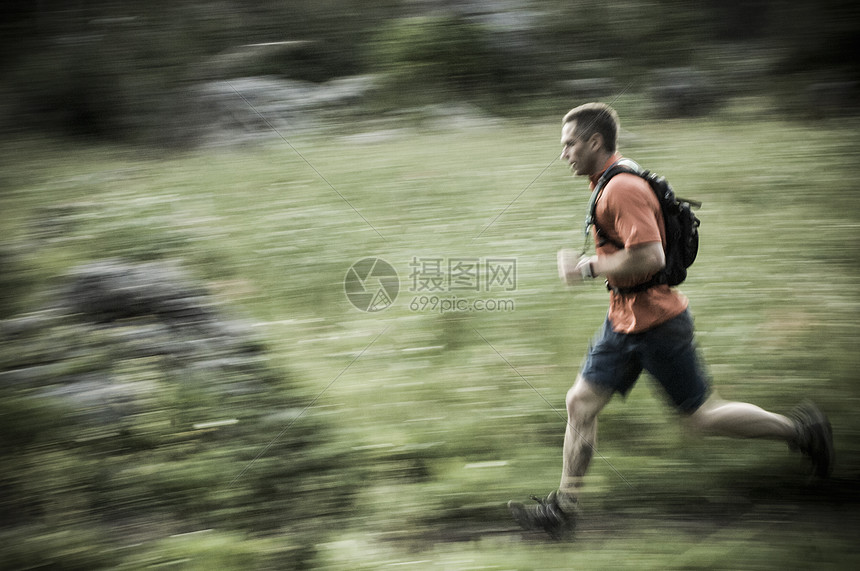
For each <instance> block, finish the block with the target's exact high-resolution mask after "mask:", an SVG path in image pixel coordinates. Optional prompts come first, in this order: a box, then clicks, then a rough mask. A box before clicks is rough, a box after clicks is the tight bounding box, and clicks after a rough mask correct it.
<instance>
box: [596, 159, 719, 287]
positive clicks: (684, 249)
mask: <svg viewBox="0 0 860 571" xmlns="http://www.w3.org/2000/svg"><path fill="white" fill-rule="evenodd" d="M623 172H624V173H631V174H635V175H637V176H640V177H642V178H644V179H645V180H646V181H647V182H648V184H649V185H650V186H651V189H652V190H653V191H654V194H656V195H657V200H658V201H659V202H660V209H661V210H662V211H663V222H664V224H665V226H666V267H665V268H663V269H662V270H661V271H659V272H657V273H656V274H655V275H654V276H653V277H652V278H651V279H650V280H648V281H647V282H644V283H641V284H637V285H635V286H632V287H628V288H610V289H612V290H613V291H615V292H616V293H621V294H626V293H636V292H640V291H645V290H646V289H648V288H651V287H654V286H656V285H661V284H666V285H670V286H674V285H678V284H680V283H681V282H683V281H684V280H685V279H686V278H687V268H689V267H690V266H691V265H692V264H693V262H694V261H695V260H696V255H697V254H698V253H699V224H701V222H700V221H699V219H698V218H697V217H696V215H695V214H694V213H693V208H700V207H701V206H702V203H701V202H698V201H695V200H688V199H685V198H680V197H677V196H675V192H674V191H673V190H672V186H671V185H670V184H669V182H668V181H667V180H666V179H665V178H664V177H662V176H660V175H658V174H655V173H652V172H650V171H647V170H645V169H643V168H642V167H640V166H639V165H638V164H636V163H635V162H633V161H631V160H629V159H621V160H620V161H618V162H617V163H615V164H614V165H612V166H610V167H609V168H608V169H606V172H604V173H603V175H602V176H601V177H600V179H599V180H598V181H597V185H596V186H595V188H594V191H593V192H592V193H591V200H590V201H589V210H588V217H587V218H586V221H585V231H586V236H587V235H588V230H589V228H590V227H591V226H592V225H593V226H594V227H595V229H596V233H597V239H598V245H600V246H602V245H604V244H606V243H607V242H608V243H610V244H612V245H614V246H615V247H617V248H619V249H624V244H620V243H618V242H616V241H615V240H612V239H611V238H610V237H609V236H607V235H606V233H605V232H603V231H602V230H601V228H600V226H598V225H597V219H596V217H595V211H596V208H597V200H598V199H599V198H600V194H601V193H602V192H603V189H604V187H605V186H606V184H607V183H608V182H609V180H610V179H611V178H612V177H613V176H615V175H617V174H619V173H623ZM607 287H609V286H608V284H607Z"/></svg>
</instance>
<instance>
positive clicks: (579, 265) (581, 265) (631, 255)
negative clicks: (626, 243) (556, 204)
mask: <svg viewBox="0 0 860 571" xmlns="http://www.w3.org/2000/svg"><path fill="white" fill-rule="evenodd" d="M665 266H666V254H665V253H664V252H663V245H662V244H661V243H660V242H648V243H646V244H640V245H637V246H634V247H632V248H625V249H623V250H619V251H617V252H615V253H613V254H609V255H607V256H596V255H595V256H590V257H583V258H581V259H578V258H577V254H576V252H575V251H574V250H567V249H565V250H559V252H558V273H559V277H561V279H562V281H564V282H565V283H566V284H568V285H573V284H575V283H577V282H580V281H582V280H584V279H588V278H589V277H596V276H606V277H608V278H611V279H613V280H614V279H624V278H626V277H631V276H637V275H652V274H655V273H657V272H659V271H660V270H662V269H663V268H664V267H665Z"/></svg>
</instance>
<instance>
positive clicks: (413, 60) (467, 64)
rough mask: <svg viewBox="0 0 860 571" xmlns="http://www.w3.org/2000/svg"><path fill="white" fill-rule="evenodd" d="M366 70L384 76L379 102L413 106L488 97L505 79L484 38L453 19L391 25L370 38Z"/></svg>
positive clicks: (478, 30)
mask: <svg viewBox="0 0 860 571" xmlns="http://www.w3.org/2000/svg"><path fill="white" fill-rule="evenodd" d="M369 58H370V67H371V68H373V69H376V70H379V71H381V72H382V73H383V74H384V79H383V82H382V83H383V88H382V90H381V92H382V96H383V98H384V99H385V100H387V101H391V102H395V103H397V104H399V105H405V106H413V105H416V104H424V103H428V102H435V101H439V100H445V99H450V98H451V97H452V96H454V97H457V96H461V97H462V96H466V97H470V96H471V97H474V96H480V95H487V94H489V93H492V92H493V91H494V90H495V89H496V88H497V86H498V85H499V84H501V83H502V79H503V78H504V76H505V75H506V70H505V67H504V65H503V63H502V61H501V60H500V59H499V58H497V57H496V56H495V54H494V52H493V50H491V48H490V42H489V33H488V32H487V31H486V30H485V29H484V28H483V27H481V26H480V25H478V24H475V23H472V22H469V21H467V20H465V19H463V18H461V17H458V16H456V15H444V16H421V17H410V18H400V19H393V20H390V21H388V22H386V23H385V25H383V27H382V29H381V30H380V31H379V33H378V34H377V35H376V37H375V38H374V40H373V42H372V44H371V47H370V50H369Z"/></svg>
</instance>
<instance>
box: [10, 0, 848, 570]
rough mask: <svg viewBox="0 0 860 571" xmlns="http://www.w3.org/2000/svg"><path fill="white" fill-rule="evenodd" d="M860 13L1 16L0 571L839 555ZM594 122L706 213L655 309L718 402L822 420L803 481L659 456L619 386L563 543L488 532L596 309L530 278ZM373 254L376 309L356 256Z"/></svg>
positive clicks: (545, 424) (650, 565)
mask: <svg viewBox="0 0 860 571" xmlns="http://www.w3.org/2000/svg"><path fill="white" fill-rule="evenodd" d="M858 12H860V9H858V7H857V6H856V5H855V4H854V3H850V2H839V1H827V2H815V3H813V2H793V1H787V0H748V1H732V2H727V1H714V0H709V1H703V2H695V3H692V2H689V3H688V2H679V1H665V0H653V1H644V0H643V1H637V0H631V1H627V2H620V1H617V2H616V1H591V0H573V1H569V2H551V1H543V0H533V1H526V0H510V1H508V0H506V1H501V2H489V1H468V2H465V1H464V2H451V1H433V0H399V1H397V0H390V1H388V0H383V1H372V0H368V1H361V2H359V1H350V0H341V1H338V2H332V1H328V0H306V1H305V0H292V1H284V2H232V1H227V0H217V1H216V0H213V1H199V2H166V1H154V2H140V3H130V2H116V1H98V0H89V1H54V0H39V1H14V0H13V1H7V2H4V3H3V4H2V7H0V31H2V34H0V47H2V49H0V131H2V141H1V142H0V149H2V156H3V159H2V164H0V342H2V345H0V454H2V460H1V461H2V470H0V512H2V516H0V567H2V568H3V569H88V570H89V569H117V568H119V569H144V568H174V569H308V568H331V569H356V568H366V569H377V568H387V567H406V568H412V569H570V568H583V569H601V568H612V569H618V568H631V569H675V568H677V569H690V568H720V569H785V568H798V567H799V568H829V569H842V568H845V569H848V568H856V566H857V565H858V563H860V553H858V550H857V547H856V537H857V530H858V517H857V507H858V492H857V490H858V487H857V484H858V473H860V446H858V445H857V436H858V433H860V424H858V421H857V420H856V407H857V405H858V403H860V399H859V398H858V391H857V385H856V383H857V378H856V377H857V371H858V368H860V359H858V353H857V350H856V346H857V339H858V333H860V331H858V324H857V323H858V318H860V311H858V308H860V296H858V293H860V288H858V271H857V267H858V264H860V255H858V252H860V216H858V212H860V193H858V190H857V188H856V183H855V179H856V158H857V148H858V143H860V140H858V139H860V137H858V132H860V130H858V127H860V124H859V123H860V121H858V101H860V100H858V94H860V91H858V87H860V85H858V66H857V59H856V56H855V55H854V54H855V53H856V51H857V50H856V48H857V41H858V33H857V32H858V23H860V18H858V16H860V14H858ZM592 100H601V101H605V102H607V103H611V104H612V105H613V106H615V107H616V108H617V109H618V111H619V113H620V115H621V121H622V133H621V140H620V144H621V150H622V152H624V153H625V155H628V156H630V157H631V158H634V159H636V160H638V161H639V162H641V163H642V164H643V165H645V166H646V167H648V168H651V169H652V170H655V171H657V172H660V173H661V174H665V175H666V176H667V178H668V179H669V180H670V181H671V182H672V183H673V185H674V186H675V188H676V191H677V192H678V194H679V195H681V196H688V197H690V198H696V199H699V200H701V201H702V202H703V203H704V206H703V208H702V210H701V211H700V212H699V215H700V218H702V220H703V226H702V250H701V252H700V255H699V259H698V260H697V262H696V265H695V266H694V267H693V268H692V269H691V272H690V278H689V279H688V281H687V282H685V284H683V286H682V289H683V290H684V291H685V293H687V295H688V296H689V297H690V299H691V307H692V309H693V312H694V314H695V316H696V319H697V330H698V335H699V339H700V341H701V348H702V352H703V354H704V356H705V358H706V360H707V362H708V364H709V369H710V371H711V373H712V375H713V377H714V382H715V385H716V387H717V389H718V391H719V392H720V393H721V394H722V395H723V396H724V397H726V398H733V399H740V400H748V401H752V402H755V403H757V404H760V405H762V406H764V407H765V408H768V409H771V410H775V411H778V412H788V411H790V410H791V408H792V407H793V406H794V405H795V404H797V402H799V401H800V400H802V399H803V398H810V399H812V400H814V401H816V402H817V403H818V404H819V405H820V406H821V408H822V409H824V410H825V411H826V412H827V413H828V414H829V415H830V417H831V420H832V421H833V425H834V432H835V438H836V442H837V449H838V461H837V466H836V471H835V473H834V477H833V479H832V480H831V481H829V482H826V483H822V482H817V481H813V480H810V479H809V476H808V472H809V471H808V467H807V466H806V465H804V463H803V461H802V459H801V458H800V457H799V456H797V455H793V454H791V453H789V451H787V450H785V448H784V446H782V445H776V444H773V443H767V442H749V443H747V442H740V443H739V442H728V441H721V440H704V441H703V440H699V439H697V438H694V437H693V436H691V435H689V434H686V433H684V432H683V431H682V430H680V429H679V425H678V423H677V419H676V418H675V417H674V415H673V413H672V412H671V411H670V409H668V408H667V407H666V406H665V405H664V403H663V400H662V397H661V396H660V395H659V394H658V393H656V392H655V391H653V390H651V388H652V386H651V384H650V383H649V381H648V380H647V377H644V378H643V380H642V381H641V382H640V385H639V386H637V388H636V389H635V390H634V391H633V393H632V394H631V395H630V397H629V398H628V399H627V400H626V401H621V400H620V399H617V400H616V401H614V402H613V403H611V404H610V406H609V407H608V408H607V410H606V411H605V413H604V414H603V416H602V417H601V436H600V446H599V449H600V455H599V458H597V459H595V462H594V466H593V469H592V472H591V474H590V476H589V482H588V486H587V488H586V490H587V491H586V493H585V495H584V497H583V498H581V502H582V505H583V519H582V522H581V524H580V527H579V531H578V534H577V538H576V540H575V541H574V542H572V543H564V544H557V543H549V542H547V541H545V540H544V539H543V538H541V537H540V536H530V535H528V534H521V533H520V532H519V531H518V530H517V529H515V528H514V525H513V523H512V522H510V521H508V516H507V513H506V510H505V508H504V504H505V502H506V501H507V500H508V499H512V498H517V499H522V498H524V497H528V495H529V494H538V495H544V494H545V493H546V492H547V491H549V490H551V489H552V488H553V487H555V486H556V485H557V481H558V476H559V471H560V465H561V460H560V452H561V442H562V437H563V432H564V430H563V429H564V417H563V409H564V404H563V403H564V394H565V391H566V390H567V388H568V386H569V385H570V383H571V382H572V380H573V378H574V377H575V374H576V370H577V367H578V365H579V362H580V359H581V356H582V355H583V354H584V352H585V349H586V347H587V344H588V340H589V338H590V337H591V335H592V334H593V332H594V331H595V330H596V328H597V327H598V325H599V324H600V323H601V322H602V319H603V315H604V314H605V310H606V303H607V298H606V292H605V291H604V290H603V289H602V288H601V287H599V286H595V287H587V288H581V289H579V290H576V291H569V290H567V289H565V288H563V287H562V286H561V285H560V284H559V283H558V280H557V278H556V271H555V251H556V249H557V248H558V247H561V246H568V247H577V246H579V245H580V244H582V236H581V231H580V229H581V225H582V218H583V216H584V209H585V204H586V202H587V198H588V189H587V185H586V183H585V182H584V181H583V180H577V179H572V178H571V177H570V176H569V174H568V173H567V172H566V170H565V169H564V168H562V167H561V165H559V164H556V162H555V160H556V157H557V156H558V153H559V150H560V149H559V145H558V141H559V134H560V120H561V117H562V116H563V115H564V113H565V112H566V111H567V110H569V109H570V108H572V107H574V106H576V105H578V104H581V103H584V102H587V101H592ZM368 259H370V260H371V261H370V262H362V263H359V264H358V265H356V266H354V264H356V263H357V262H360V261H362V260H368ZM376 259H381V260H384V261H385V262H387V263H388V264H389V265H390V268H393V270H394V271H395V272H396V274H397V276H398V277H399V288H394V287H393V286H392V285H391V284H392V283H393V282H392V280H391V274H390V272H389V274H387V275H386V276H384V277H385V279H386V280H387V281H382V280H381V279H380V278H379V277H378V276H374V275H373V274H372V272H370V273H368V272H367V271H363V270H362V271H359V272H357V273H349V272H350V268H352V267H356V268H359V269H361V268H369V267H377V266H373V265H372V264H373V260H376ZM378 267H382V266H381V265H380V266H378ZM386 267H388V266H386ZM499 272H501V273H499ZM347 276H351V277H350V278H349V279H347ZM355 276H358V280H359V282H361V283H360V284H359V283H358V282H356V278H355ZM361 280H364V281H361ZM356 287H358V288H360V287H366V288H367V291H368V294H369V295H368V296H367V298H368V299H372V300H374V303H372V304H371V305H370V307H371V308H372V311H369V310H368V307H367V306H365V307H357V306H355V305H353V304H352V303H351V299H355V298H354V297H353V298H350V296H348V295H347V294H348V293H355V288H356ZM376 294H380V295H379V297H377V296H376ZM382 294H384V295H382ZM361 299H364V298H363V297H362V298H361ZM377 300H379V303H376V301H377Z"/></svg>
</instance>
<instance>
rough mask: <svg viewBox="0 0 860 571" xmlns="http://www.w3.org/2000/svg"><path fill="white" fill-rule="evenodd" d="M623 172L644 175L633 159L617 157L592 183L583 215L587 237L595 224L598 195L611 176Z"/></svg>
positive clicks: (601, 192)
mask: <svg viewBox="0 0 860 571" xmlns="http://www.w3.org/2000/svg"><path fill="white" fill-rule="evenodd" d="M623 172H626V173H630V174H635V175H638V176H644V174H643V173H644V172H645V171H644V170H643V169H642V167H640V166H639V165H638V164H637V163H636V162H635V161H632V160H630V159H619V160H617V161H616V162H614V163H612V164H611V165H609V168H607V169H606V170H605V171H603V174H602V175H600V178H599V179H597V184H596V185H594V190H593V191H591V198H589V199H588V211H587V212H588V214H587V215H586V217H585V230H584V234H585V237H586V238H588V235H589V232H590V231H591V227H592V226H595V225H596V224H597V217H596V215H595V213H596V211H597V200H598V199H599V198H600V195H601V194H603V189H604V188H605V187H606V185H607V184H608V183H609V181H610V179H612V177H614V176H615V175H617V174H620V173H623ZM616 246H617V244H616Z"/></svg>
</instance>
